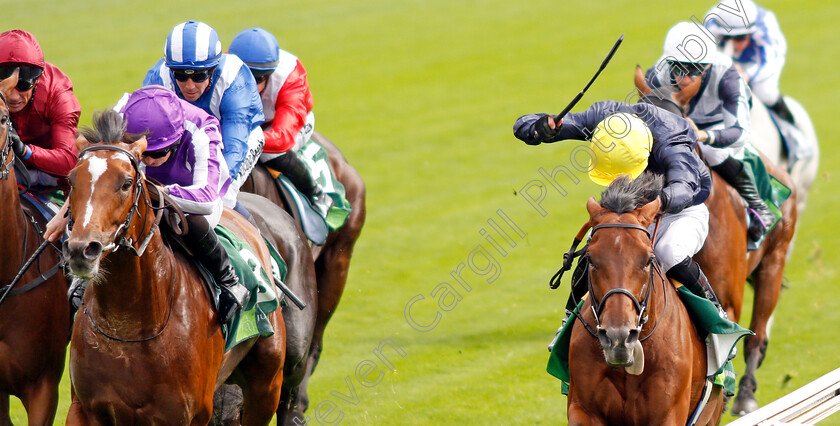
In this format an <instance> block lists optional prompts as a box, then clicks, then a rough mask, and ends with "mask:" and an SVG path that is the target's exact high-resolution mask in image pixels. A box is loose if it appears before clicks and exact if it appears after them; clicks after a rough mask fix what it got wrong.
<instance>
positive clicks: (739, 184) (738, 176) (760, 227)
mask: <svg viewBox="0 0 840 426" xmlns="http://www.w3.org/2000/svg"><path fill="white" fill-rule="evenodd" d="M712 170H714V171H715V172H717V174H718V175H720V177H722V178H723V180H725V181H726V182H727V183H728V184H730V185H732V187H733V188H735V190H736V191H738V194H740V195H741V197H742V198H743V199H744V201H746V202H747V206H748V207H749V210H750V223H749V224H748V226H749V228H748V229H747V237H748V238H749V239H750V241H752V242H755V243H758V242H760V241H761V240H762V239H763V238H764V234H766V233H767V231H768V230H769V229H770V227H771V226H772V225H773V223H774V222H775V221H776V216H775V215H774V214H773V212H771V211H770V209H769V208H768V207H767V203H765V202H764V200H763V199H762V198H761V196H760V195H759V194H758V188H757V187H756V186H755V182H753V180H752V178H751V177H750V175H749V174H747V172H746V170H744V165H743V164H741V162H740V161H738V160H736V159H734V158H732V157H729V158H727V159H726V161H724V162H723V163H720V164H718V165H717V166H712Z"/></svg>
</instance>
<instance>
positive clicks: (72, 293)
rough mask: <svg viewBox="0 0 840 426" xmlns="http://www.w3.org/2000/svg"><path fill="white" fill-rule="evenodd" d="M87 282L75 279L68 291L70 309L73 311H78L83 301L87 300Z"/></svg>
mask: <svg viewBox="0 0 840 426" xmlns="http://www.w3.org/2000/svg"><path fill="white" fill-rule="evenodd" d="M86 287H87V282H86V281H84V280H80V279H74V280H73V281H72V283H71V284H70V288H69V289H68V290H67V299H68V300H69V301H70V307H71V308H73V311H77V310H78V309H79V306H81V305H82V301H83V300H85V288H86Z"/></svg>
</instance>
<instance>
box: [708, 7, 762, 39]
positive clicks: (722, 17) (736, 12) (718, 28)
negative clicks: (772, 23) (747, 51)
mask: <svg viewBox="0 0 840 426" xmlns="http://www.w3.org/2000/svg"><path fill="white" fill-rule="evenodd" d="M756 19H758V6H756V5H755V3H753V2H752V0H722V1H721V2H720V4H718V5H717V6H715V7H713V8H711V9H709V11H708V12H706V17H705V18H703V23H704V24H705V25H706V28H708V29H709V31H711V32H712V33H714V34H715V35H716V36H738V35H744V34H752V33H754V32H755V22H756Z"/></svg>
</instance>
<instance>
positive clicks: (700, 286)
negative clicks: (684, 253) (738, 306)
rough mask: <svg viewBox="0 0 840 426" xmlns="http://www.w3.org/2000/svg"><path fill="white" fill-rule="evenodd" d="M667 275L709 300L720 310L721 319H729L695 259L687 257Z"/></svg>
mask: <svg viewBox="0 0 840 426" xmlns="http://www.w3.org/2000/svg"><path fill="white" fill-rule="evenodd" d="M665 275H667V276H668V278H670V279H672V280H676V281H679V282H680V284H682V285H684V286H686V288H688V289H689V290H691V292H692V293H694V294H695V295H697V296H700V297H705V298H706V299H709V301H710V302H712V303H714V304H715V307H716V308H717V309H718V315H720V317H721V318H725V319H729V315H727V314H726V311H725V310H724V309H723V306H721V305H720V301H719V300H718V298H717V296H716V295H715V291H714V290H713V289H712V285H711V284H709V279H708V278H706V275H705V274H704V273H703V271H702V270H701V269H700V265H698V264H697V262H695V261H694V259H692V258H690V257H686V258H685V260H683V261H682V262H680V263H678V264H676V265H674V266H672V267H671V269H669V270H668V272H666V273H665Z"/></svg>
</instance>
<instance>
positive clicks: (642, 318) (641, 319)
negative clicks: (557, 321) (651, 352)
mask: <svg viewBox="0 0 840 426" xmlns="http://www.w3.org/2000/svg"><path fill="white" fill-rule="evenodd" d="M590 228H591V229H592V234H594V233H595V231H597V230H599V229H604V228H624V229H636V230H640V231H643V232H644V233H646V234H648V236H649V238H650V240H651V246H653V245H654V244H655V243H656V235H657V232H658V230H659V217H658V216H657V218H656V220H655V225H654V229H653V232H652V233H651V232H650V231H649V230H648V228H645V227H643V226H641V225H636V224H630V223H603V224H600V225H595V227H592V224H591V222H587V223H585V224H584V225H583V227H581V229H580V231H578V234H577V235H576V236H575V240H574V242H573V243H572V247H571V249H570V250H569V251H568V252H566V253H564V254H563V266H562V267H561V268H560V270H559V271H557V273H556V274H554V276H553V277H552V278H551V288H553V289H555V288H557V287H558V286H559V285H560V278H561V277H562V276H563V273H564V272H566V271H568V270H569V269H571V265H572V262H573V260H574V258H576V257H579V256H583V258H582V259H581V261H586V262H587V263H588V260H586V259H588V256H589V255H588V253H587V252H588V248H589V244H587V245H585V246H584V247H583V248H582V249H580V250H577V246H578V245H579V244H580V242H581V241H583V238H584V236H585V234H586V232H587V231H589V229H590ZM590 238H591V235H590ZM586 267H588V265H587V266H586ZM649 267H650V278H649V279H648V283H647V285H646V286H645V287H646V291H645V295H644V297H643V299H642V301H641V302H639V299H638V298H636V296H635V295H634V294H633V293H632V292H630V291H629V290H627V289H626V288H624V287H615V288H612V289H610V290H609V291H607V293H606V294H604V296H603V297H602V298H601V300H600V301H598V300H596V299H595V293H594V292H593V289H592V278H591V274H590V273H587V274H586V286H587V291H588V292H589V294H590V308H591V309H592V313H593V314H594V316H595V322H596V328H597V330H600V328H601V321H600V319H599V316H600V314H601V311H602V310H603V308H604V303H605V302H606V300H607V298H608V297H609V296H612V295H614V294H624V295H625V296H627V297H629V298H630V300H631V301H632V302H633V306H634V308H635V309H636V312H637V314H638V317H637V319H636V329H637V330H639V331H641V329H642V327H644V325H645V324H646V323H647V319H648V317H647V306H648V304H649V302H650V296H651V291H652V290H653V291H655V288H654V284H655V279H654V272H655V273H656V274H658V275H659V277H660V278H661V279H662V283H663V284H662V285H663V295H664V297H665V308H666V309H667V306H668V292H666V291H664V286H665V278H664V275H663V273H662V268H661V267H660V266H659V263H658V262H657V261H656V256H653V255H652V256H651V257H650V261H649ZM574 285H575V283H572V287H573V288H574ZM572 294H573V295H574V291H572ZM573 297H574V296H573ZM578 303H579V302H578V301H577V300H575V304H576V305H577V304H578ZM576 316H577V317H578V319H579V320H580V322H581V323H582V324H583V327H584V328H585V329H586V331H587V332H589V334H590V335H592V337H595V338H596V339H597V338H598V334H597V332H596V331H595V330H593V329H592V327H591V326H590V325H589V324H588V323H587V322H586V320H584V319H583V318H582V317H581V316H580V315H576ZM661 321H662V316H660V317H659V318H658V319H657V321H656V324H654V326H653V329H651V331H650V333H648V335H647V336H645V337H643V338H640V339H639V341H640V342H643V341H645V340H647V339H648V338H649V337H650V336H652V335H653V332H654V331H656V328H657V327H659V323H660V322H661Z"/></svg>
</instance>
